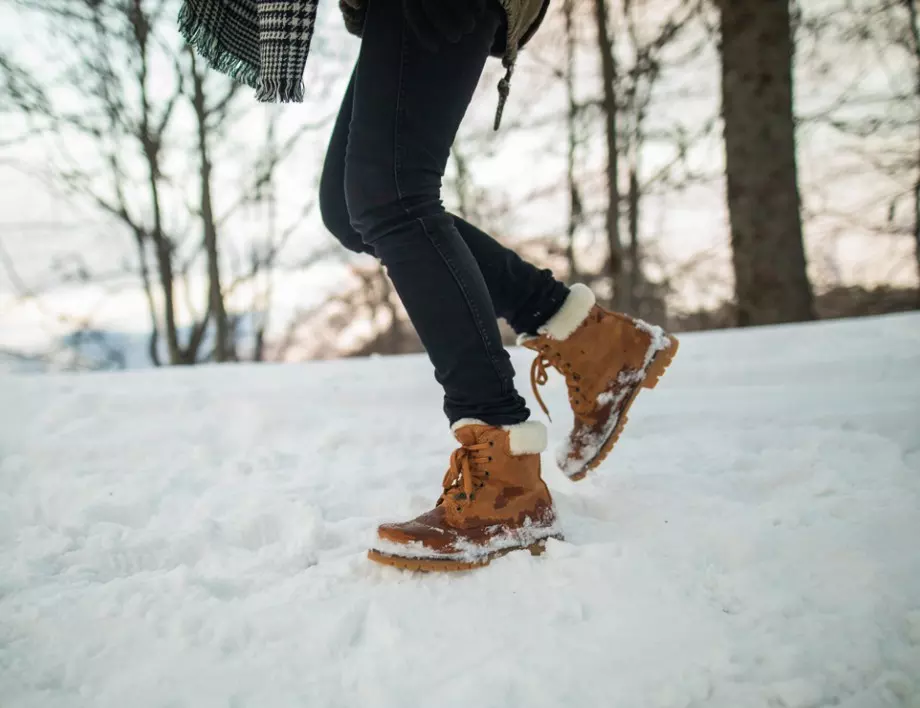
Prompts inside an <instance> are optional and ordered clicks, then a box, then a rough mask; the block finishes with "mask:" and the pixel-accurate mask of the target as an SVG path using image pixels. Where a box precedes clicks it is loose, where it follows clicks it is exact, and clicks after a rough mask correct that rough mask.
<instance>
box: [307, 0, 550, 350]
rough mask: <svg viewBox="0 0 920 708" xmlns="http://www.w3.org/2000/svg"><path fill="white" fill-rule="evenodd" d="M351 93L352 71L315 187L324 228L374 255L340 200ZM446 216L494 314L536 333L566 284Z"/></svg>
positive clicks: (355, 248) (346, 243)
mask: <svg viewBox="0 0 920 708" xmlns="http://www.w3.org/2000/svg"><path fill="white" fill-rule="evenodd" d="M382 1H388V0H382ZM354 94H355V75H354V74H352V77H351V80H350V81H349V83H348V88H347V89H346V91H345V96H344V98H343V99H342V107H341V109H340V110H339V115H338V117H337V118H336V123H335V126H334V128H333V131H332V137H331V138H330V141H329V149H328V150H327V152H326V160H325V163H324V165H323V174H322V178H321V180H320V188H319V202H320V212H321V214H322V217H323V222H324V223H325V225H326V228H328V229H329V231H330V232H331V233H332V234H333V235H334V236H335V237H336V238H337V239H338V240H339V241H340V242H341V243H342V245H343V246H345V247H346V248H347V249H349V250H351V251H355V252H356V253H369V254H371V255H375V253H374V249H373V247H371V246H369V245H367V244H365V243H364V241H363V240H362V238H361V234H359V233H358V232H357V231H356V230H355V229H354V227H352V225H351V220H350V217H349V215H348V207H347V205H346V202H345V152H346V148H347V146H348V133H349V125H350V123H351V117H352V106H353V102H354ZM450 217H451V219H453V222H454V226H455V227H456V230H457V233H459V234H460V237H461V238H462V239H463V241H464V242H465V243H466V245H467V247H468V248H469V250H470V253H472V255H473V258H474V259H475V260H476V262H477V264H478V265H479V269H480V271H481V272H482V277H483V279H484V280H485V283H486V287H487V288H488V291H489V297H490V298H491V300H492V305H493V308H494V310H495V314H496V315H498V316H499V317H503V318H504V319H505V320H506V321H507V322H508V324H509V325H510V326H511V328H512V329H513V330H514V331H515V332H517V333H518V334H536V332H537V329H538V328H539V327H540V326H541V325H543V324H544V323H545V322H546V321H547V320H548V319H549V318H550V317H552V316H553V315H554V314H555V313H556V312H557V311H558V310H559V308H560V307H561V306H562V303H563V302H564V301H565V298H566V296H567V295H568V288H566V287H565V285H563V284H562V283H560V282H559V281H558V280H556V279H555V278H554V277H553V275H552V273H551V272H550V271H549V270H545V269H543V270H541V269H539V268H537V267H536V266H534V265H532V264H530V263H528V262H527V261H525V260H524V259H522V258H521V257H520V256H519V255H518V254H516V253H515V252H514V251H512V250H510V249H508V248H505V247H504V246H502V245H501V244H500V243H499V242H498V241H496V240H495V239H493V238H492V237H491V236H489V235H488V234H486V233H484V232H482V231H481V230H480V229H478V228H476V227H475V226H473V225H472V224H469V223H468V222H466V221H464V220H463V219H461V218H460V217H458V216H455V215H450Z"/></svg>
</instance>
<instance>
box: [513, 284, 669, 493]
mask: <svg viewBox="0 0 920 708" xmlns="http://www.w3.org/2000/svg"><path fill="white" fill-rule="evenodd" d="M518 342H519V343H520V344H521V345H522V346H525V347H527V348H528V349H533V350H534V351H535V352H536V353H537V358H536V359H535V360H534V363H533V367H532V368H531V372H530V380H531V385H532V386H533V392H534V395H535V396H536V397H537V401H538V402H539V403H540V407H541V408H543V411H544V412H545V413H546V414H547V415H549V411H548V410H547V408H546V404H544V403H543V399H542V398H541V397H540V392H539V389H538V386H542V385H543V384H545V383H546V381H547V377H548V373H547V366H552V367H553V368H555V369H556V370H557V371H558V372H559V373H561V374H562V375H563V376H564V377H565V382H566V385H567V386H568V389H569V402H570V403H571V406H572V411H573V412H574V413H575V423H574V426H573V428H572V431H571V432H570V433H569V438H568V440H567V441H566V443H565V444H564V445H563V446H562V447H561V448H560V449H559V451H558V454H557V456H556V460H557V462H558V463H559V467H560V468H561V469H562V471H563V472H564V473H565V474H566V475H567V476H568V477H569V478H570V479H573V480H578V479H582V478H583V477H584V476H585V475H586V474H587V472H588V470H592V469H594V468H595V467H597V466H598V465H599V464H600V463H601V462H603V461H604V458H605V457H607V454H608V453H609V452H610V450H611V449H613V445H614V443H616V441H617V439H619V437H620V433H621V432H622V430H623V426H624V425H625V424H626V417H627V416H626V414H627V413H628V411H629V408H630V406H632V404H633V401H634V400H635V399H636V396H637V395H638V394H639V391H640V390H642V389H643V388H655V386H656V384H657V383H658V379H659V378H660V377H661V375H662V374H663V373H664V370H665V369H666V368H667V367H668V365H669V364H670V363H671V360H672V359H673V358H674V355H675V354H677V347H678V341H677V339H676V338H675V337H673V336H672V335H668V334H665V333H664V330H662V329H661V328H660V327H656V326H654V325H650V324H647V323H645V322H643V321H642V320H636V319H633V318H632V317H627V316H626V315H621V314H618V313H616V312H608V311H607V310H605V309H603V308H602V307H599V306H598V305H597V304H596V302H595V298H594V293H592V292H591V290H590V289H588V288H587V287H586V286H584V285H581V284H576V285H573V286H572V289H571V292H570V294H569V296H568V297H567V298H566V301H565V303H564V304H563V305H562V308H561V309H560V310H559V312H557V313H556V314H555V315H553V316H552V317H551V318H550V319H549V321H548V322H547V323H546V324H545V325H543V327H541V328H540V330H539V336H528V335H524V336H522V337H521V338H520V339H519V340H518Z"/></svg>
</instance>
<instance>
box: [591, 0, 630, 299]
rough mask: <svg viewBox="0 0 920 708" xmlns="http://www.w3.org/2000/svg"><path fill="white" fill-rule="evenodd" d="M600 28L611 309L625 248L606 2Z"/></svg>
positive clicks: (597, 1) (598, 15)
mask: <svg viewBox="0 0 920 708" xmlns="http://www.w3.org/2000/svg"><path fill="white" fill-rule="evenodd" d="M594 20H595V24H597V49H598V52H599V53H600V55H601V78H602V80H603V82H604V99H603V106H602V107H603V111H604V117H605V119H606V120H605V121H604V123H605V133H606V138H607V214H606V231H607V248H608V251H609V258H608V261H607V275H608V276H609V278H610V288H611V293H612V295H611V298H610V301H611V305H612V306H613V308H614V309H617V310H622V309H624V308H623V290H624V288H623V283H622V279H623V245H622V243H621V242H620V187H619V175H620V171H619V143H618V136H617V96H616V85H617V65H616V58H615V57H614V56H613V39H612V37H611V36H610V28H609V27H608V26H607V2H606V0H594Z"/></svg>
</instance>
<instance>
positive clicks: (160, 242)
mask: <svg viewBox="0 0 920 708" xmlns="http://www.w3.org/2000/svg"><path fill="white" fill-rule="evenodd" d="M133 18H134V31H135V38H136V41H137V46H138V47H139V50H140V57H141V63H140V70H139V73H138V77H137V78H138V85H139V88H140V93H141V126H140V141H141V147H142V149H143V152H144V159H145V162H146V163H147V164H146V167H147V185H148V187H149V189H150V208H151V210H152V211H153V231H152V232H151V234H150V237H151V238H152V239H153V244H154V248H155V251H156V259H157V272H158V273H159V276H160V287H161V288H162V289H163V309H164V310H165V313H164V319H165V326H166V347H167V350H168V353H169V363H170V364H172V365H177V364H185V363H187V362H186V361H185V357H184V355H183V352H182V348H181V347H180V346H179V331H178V327H177V323H176V303H175V294H174V291H173V286H174V284H175V277H174V274H173V267H172V266H173V263H172V258H173V251H172V242H171V241H170V240H169V237H168V236H167V235H166V234H165V233H164V231H163V212H162V205H161V204H160V142H159V138H158V136H156V135H154V132H153V129H152V126H151V124H150V101H149V98H148V88H147V77H148V67H147V46H148V45H147V39H148V37H149V33H148V29H149V28H148V27H147V24H146V17H144V16H143V14H141V13H140V12H138V13H136V14H135V15H134V16H133Z"/></svg>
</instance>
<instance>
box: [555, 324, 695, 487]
mask: <svg viewBox="0 0 920 708" xmlns="http://www.w3.org/2000/svg"><path fill="white" fill-rule="evenodd" d="M668 339H669V340H670V344H668V346H667V347H665V348H664V349H660V350H658V352H657V353H656V354H655V356H653V357H652V360H651V361H650V362H649V365H648V368H647V369H646V370H645V376H644V377H643V379H642V381H641V383H639V384H638V385H637V386H636V388H635V390H634V391H633V392H632V393H631V394H630V396H629V398H627V399H626V403H625V404H623V410H621V411H620V417H619V418H617V424H616V425H615V426H614V428H613V431H612V432H611V433H610V436H609V437H608V438H607V439H606V440H605V441H604V444H603V445H602V446H601V449H600V451H599V452H598V453H597V455H595V456H594V457H593V458H592V459H591V460H590V461H589V462H588V463H587V464H586V465H585V466H584V468H583V469H581V470H579V471H578V472H576V473H575V474H574V475H571V476H569V479H571V480H572V481H573V482H578V481H580V480H582V479H584V478H585V477H586V476H587V475H588V472H590V471H591V470H593V469H595V468H597V466H598V465H600V464H601V463H602V462H603V461H604V460H605V459H607V455H609V454H610V451H611V450H613V446H614V445H616V443H617V441H618V440H619V439H620V433H622V432H623V428H624V427H625V426H626V422H627V421H628V420H629V415H628V414H629V409H630V408H631V407H632V404H633V402H634V401H635V400H636V396H638V395H639V391H641V390H642V389H643V388H649V389H652V388H655V387H656V386H657V385H658V381H659V379H661V377H662V376H664V372H665V370H666V369H667V368H668V367H669V366H670V365H671V362H672V361H674V357H675V356H677V350H678V348H679V347H680V342H679V341H678V339H677V337H675V336H674V335H673V334H669V335H668Z"/></svg>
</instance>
